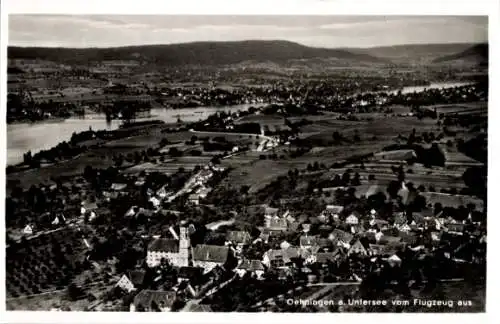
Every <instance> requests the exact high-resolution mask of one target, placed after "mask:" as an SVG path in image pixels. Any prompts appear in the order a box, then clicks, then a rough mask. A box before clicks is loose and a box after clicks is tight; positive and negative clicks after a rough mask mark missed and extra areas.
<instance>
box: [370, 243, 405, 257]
mask: <svg viewBox="0 0 500 324" xmlns="http://www.w3.org/2000/svg"><path fill="white" fill-rule="evenodd" d="M401 248H402V247H401V246H397V245H382V244H370V250H372V251H373V252H374V253H375V254H378V255H382V256H389V255H393V254H395V253H396V252H398V251H400V250H401Z"/></svg>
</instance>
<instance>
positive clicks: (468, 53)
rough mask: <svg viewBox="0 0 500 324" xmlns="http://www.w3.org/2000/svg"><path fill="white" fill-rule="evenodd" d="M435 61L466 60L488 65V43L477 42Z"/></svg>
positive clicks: (465, 61) (466, 61)
mask: <svg viewBox="0 0 500 324" xmlns="http://www.w3.org/2000/svg"><path fill="white" fill-rule="evenodd" d="M433 62H434V63H452V62H464V63H472V64H479V65H488V44H477V45H474V46H472V47H469V48H467V49H465V50H463V51H460V52H459V53H454V54H450V55H445V56H442V57H438V58H436V59H435V60H434V61H433Z"/></svg>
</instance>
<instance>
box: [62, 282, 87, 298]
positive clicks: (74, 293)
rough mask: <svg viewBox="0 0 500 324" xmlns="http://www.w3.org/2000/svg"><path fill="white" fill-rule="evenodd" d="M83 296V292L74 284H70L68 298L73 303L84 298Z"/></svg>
mask: <svg viewBox="0 0 500 324" xmlns="http://www.w3.org/2000/svg"><path fill="white" fill-rule="evenodd" d="M83 295H84V292H83V290H82V289H81V288H80V287H78V286H76V285H75V284H74V283H71V284H69V285H68V287H67V288H66V297H67V298H68V299H69V300H71V301H76V300H78V299H80V298H81V297H83Z"/></svg>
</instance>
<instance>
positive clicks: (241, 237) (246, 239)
mask: <svg viewBox="0 0 500 324" xmlns="http://www.w3.org/2000/svg"><path fill="white" fill-rule="evenodd" d="M226 240H227V241H228V242H230V243H231V244H234V245H237V246H245V245H248V244H250V242H251V240H252V237H251V236H250V233H248V232H247V231H228V232H227V234H226Z"/></svg>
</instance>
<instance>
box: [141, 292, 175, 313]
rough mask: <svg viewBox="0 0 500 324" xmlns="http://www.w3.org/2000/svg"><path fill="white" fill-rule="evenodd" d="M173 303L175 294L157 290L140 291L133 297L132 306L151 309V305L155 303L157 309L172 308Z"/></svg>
mask: <svg viewBox="0 0 500 324" xmlns="http://www.w3.org/2000/svg"><path fill="white" fill-rule="evenodd" d="M174 301H175V292H173V291H159V290H142V291H141V292H139V293H138V294H137V296H135V298H134V305H135V307H138V306H139V305H141V306H143V307H147V308H149V309H151V307H152V303H153V302H156V304H157V305H158V306H159V307H172V304H173V303H174Z"/></svg>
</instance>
